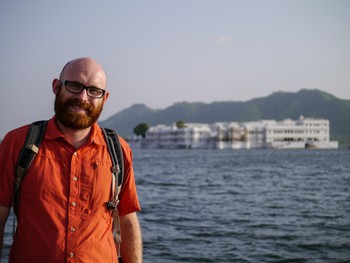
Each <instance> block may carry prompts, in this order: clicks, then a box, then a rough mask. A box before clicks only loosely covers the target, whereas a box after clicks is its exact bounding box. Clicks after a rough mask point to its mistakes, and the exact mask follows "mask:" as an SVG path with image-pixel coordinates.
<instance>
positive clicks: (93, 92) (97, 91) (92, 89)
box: [89, 88, 102, 95]
mask: <svg viewBox="0 0 350 263" xmlns="http://www.w3.org/2000/svg"><path fill="white" fill-rule="evenodd" d="M89 92H90V93H91V94H95V95H99V94H101V92H102V91H101V90H99V89H94V88H90V89H89Z"/></svg>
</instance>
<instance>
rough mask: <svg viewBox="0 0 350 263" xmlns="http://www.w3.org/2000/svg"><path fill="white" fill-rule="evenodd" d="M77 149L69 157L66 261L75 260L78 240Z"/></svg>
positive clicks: (78, 177) (79, 205)
mask: <svg viewBox="0 0 350 263" xmlns="http://www.w3.org/2000/svg"><path fill="white" fill-rule="evenodd" d="M79 163H80V161H79V151H76V152H74V153H73V155H72V158H71V169H70V177H69V178H70V180H69V204H68V225H67V262H76V257H77V254H76V249H77V241H78V231H77V230H78V229H77V226H78V225H79V222H78V218H79V213H80V212H79V211H80V209H81V205H82V204H81V203H80V200H79V179H80V173H81V171H80V165H79Z"/></svg>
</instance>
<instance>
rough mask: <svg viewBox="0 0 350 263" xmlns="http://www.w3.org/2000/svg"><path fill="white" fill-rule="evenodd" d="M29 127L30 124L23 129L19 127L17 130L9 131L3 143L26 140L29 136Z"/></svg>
mask: <svg viewBox="0 0 350 263" xmlns="http://www.w3.org/2000/svg"><path fill="white" fill-rule="evenodd" d="M29 126H30V124H26V125H23V126H21V127H18V128H15V129H13V130H11V131H9V132H8V133H7V134H6V135H5V137H4V140H3V141H6V140H11V141H13V140H15V141H17V140H22V139H23V140H24V139H25V137H26V136H27V133H28V130H29Z"/></svg>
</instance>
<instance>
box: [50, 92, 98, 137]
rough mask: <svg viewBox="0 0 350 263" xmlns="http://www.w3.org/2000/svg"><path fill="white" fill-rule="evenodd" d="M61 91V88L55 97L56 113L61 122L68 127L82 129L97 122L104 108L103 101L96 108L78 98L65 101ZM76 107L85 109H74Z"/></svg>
mask: <svg viewBox="0 0 350 263" xmlns="http://www.w3.org/2000/svg"><path fill="white" fill-rule="evenodd" d="M61 93H62V92H61V90H60V91H59V92H58V93H57V95H56V98H55V113H56V117H57V119H58V121H59V122H60V123H62V124H63V125H64V126H66V127H67V128H71V129H74V130H81V129H85V128H88V127H90V126H92V125H93V124H94V123H95V122H97V120H98V118H99V117H100V114H101V112H102V109H103V103H101V104H100V105H98V106H97V107H96V108H95V107H94V106H92V105H91V104H89V103H86V102H83V101H81V100H80V99H77V98H72V99H67V100H66V101H63V99H62V94H61ZM74 107H77V108H79V109H82V110H83V111H79V112H77V111H74ZM84 111H85V112H84Z"/></svg>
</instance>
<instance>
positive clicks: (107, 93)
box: [103, 91, 109, 103]
mask: <svg viewBox="0 0 350 263" xmlns="http://www.w3.org/2000/svg"><path fill="white" fill-rule="evenodd" d="M108 97H109V92H108V91H106V94H105V96H104V98H103V103H105V102H106V101H107V99H108Z"/></svg>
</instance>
